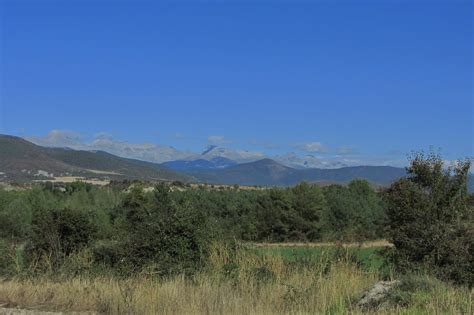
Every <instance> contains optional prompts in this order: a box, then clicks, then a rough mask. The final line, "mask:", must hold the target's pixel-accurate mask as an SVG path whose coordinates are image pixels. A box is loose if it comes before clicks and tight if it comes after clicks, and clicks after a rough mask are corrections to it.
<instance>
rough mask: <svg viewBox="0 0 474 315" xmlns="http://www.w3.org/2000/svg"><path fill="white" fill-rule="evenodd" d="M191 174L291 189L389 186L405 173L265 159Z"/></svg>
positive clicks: (212, 180) (394, 169)
mask: <svg viewBox="0 0 474 315" xmlns="http://www.w3.org/2000/svg"><path fill="white" fill-rule="evenodd" d="M188 174H190V175H193V176H194V177H196V178H198V179H199V180H201V181H203V182H209V183H222V184H240V185H261V186H290V185H295V184H297V183H299V182H301V181H308V182H321V183H323V182H326V183H327V182H336V183H345V182H349V181H351V180H353V179H356V178H362V179H366V180H368V181H370V182H372V183H374V184H377V185H388V184H390V182H392V181H393V180H395V179H397V178H399V177H402V176H404V175H405V170H404V169H403V168H397V167H390V166H355V167H343V168H338V169H316V168H313V169H294V168H291V167H287V166H284V165H281V164H279V163H277V162H275V161H273V160H271V159H263V160H260V161H256V162H251V163H244V164H239V165H235V166H231V167H227V168H224V169H216V170H194V171H190V172H188Z"/></svg>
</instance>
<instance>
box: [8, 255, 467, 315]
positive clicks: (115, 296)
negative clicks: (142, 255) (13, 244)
mask: <svg viewBox="0 0 474 315" xmlns="http://www.w3.org/2000/svg"><path fill="white" fill-rule="evenodd" d="M231 262H232V263H233V264H234V265H235V266H238V268H236V269H232V270H227V269H226V266H228V265H229V263H231ZM210 265H211V266H210V269H209V270H208V271H205V272H202V273H200V274H197V275H195V276H194V277H193V278H191V279H189V278H188V279H187V278H185V277H183V276H176V277H174V278H171V279H167V280H161V281H160V280H157V279H153V278H151V277H148V276H147V275H139V276H136V277H134V278H129V279H122V280H120V279H117V278H112V277H96V278H89V277H84V278H81V277H76V278H73V279H69V280H63V281H53V280H51V279H49V278H43V279H41V278H40V279H38V278H35V279H34V280H8V281H3V282H2V281H0V304H1V303H8V305H14V306H16V305H19V306H23V307H38V305H39V306H44V308H47V309H49V310H52V311H55V310H56V311H58V310H61V311H76V312H87V311H93V312H99V313H107V314H239V315H240V314H348V313H355V314H358V313H362V311H361V310H359V309H357V308H355V306H354V305H355V303H354V302H355V301H357V299H358V298H359V297H360V296H361V294H362V293H363V292H364V291H365V290H366V289H367V288H369V287H371V286H372V285H373V284H374V283H375V282H377V281H379V280H380V279H379V278H378V275H377V274H376V273H375V272H364V271H362V270H361V269H359V268H357V267H356V266H354V265H351V264H350V263H347V262H344V261H342V262H338V263H335V264H334V265H333V266H332V267H331V269H330V270H329V271H328V270H324V268H318V267H317V266H316V267H315V266H312V267H309V266H308V267H305V266H300V267H299V268H295V267H294V266H292V265H291V264H288V263H286V262H285V261H283V260H282V258H281V257H279V256H270V255H264V256H256V255H254V254H251V253H249V252H238V253H237V255H232V254H231V253H230V252H229V251H228V250H227V249H226V248H225V247H223V246H216V247H214V249H213V251H212V253H211V256H210ZM262 270H263V271H265V272H263V273H262V274H258V273H256V271H262ZM266 275H271V276H268V277H267V276H266ZM470 310H472V291H469V290H468V289H460V288H454V287H451V286H447V285H443V286H440V287H439V288H436V290H435V292H434V293H433V294H430V295H426V294H423V293H419V294H418V296H417V295H416V294H415V300H414V303H413V304H412V305H411V306H410V307H409V308H397V307H395V308H393V307H392V308H388V309H381V310H378V312H377V313H380V314H439V313H447V314H461V313H468V312H469V311H470Z"/></svg>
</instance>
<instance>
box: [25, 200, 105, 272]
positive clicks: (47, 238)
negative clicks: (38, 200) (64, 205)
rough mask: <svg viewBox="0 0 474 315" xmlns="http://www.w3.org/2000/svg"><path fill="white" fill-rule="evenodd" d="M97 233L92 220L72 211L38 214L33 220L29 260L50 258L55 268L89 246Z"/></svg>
mask: <svg viewBox="0 0 474 315" xmlns="http://www.w3.org/2000/svg"><path fill="white" fill-rule="evenodd" d="M96 233H97V228H96V226H95V224H94V223H93V221H92V217H91V216H90V215H88V214H87V213H85V212H81V211H77V210H71V209H60V210H58V209H57V210H51V211H38V212H36V213H35V215H34V216H33V222H32V233H31V236H30V237H29V244H28V254H29V256H30V258H38V257H39V256H41V255H47V256H48V257H50V259H51V265H52V267H53V268H55V267H58V266H59V264H60V263H61V262H62V260H63V259H64V257H66V256H68V255H70V254H72V253H74V252H77V251H79V250H81V249H83V248H85V247H86V246H88V245H89V244H90V243H91V241H92V240H93V239H94V237H95V234H96Z"/></svg>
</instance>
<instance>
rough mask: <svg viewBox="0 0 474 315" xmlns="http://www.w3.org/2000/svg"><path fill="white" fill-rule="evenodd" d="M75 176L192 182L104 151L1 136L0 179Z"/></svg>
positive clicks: (185, 176)
mask: <svg viewBox="0 0 474 315" xmlns="http://www.w3.org/2000/svg"><path fill="white" fill-rule="evenodd" d="M66 176H75V177H85V178H98V179H143V180H181V181H195V180H196V179H194V178H192V177H190V176H189V175H186V174H182V173H179V172H176V171H174V170H171V169H169V168H166V167H164V166H162V165H159V164H155V163H150V162H144V161H139V160H133V159H126V158H121V157H118V156H115V155H113V154H110V153H107V152H104V151H83V150H72V149H68V148H47V147H41V146H38V145H35V144H33V143H31V142H28V141H26V140H24V139H22V138H18V137H14V136H8V135H0V179H3V180H6V181H27V180H35V179H38V180H40V179H52V178H58V177H66Z"/></svg>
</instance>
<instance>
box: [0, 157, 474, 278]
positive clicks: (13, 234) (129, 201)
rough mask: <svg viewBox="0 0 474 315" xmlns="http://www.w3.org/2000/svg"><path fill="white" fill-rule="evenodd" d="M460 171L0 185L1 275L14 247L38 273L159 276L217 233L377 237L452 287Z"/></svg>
mask: <svg viewBox="0 0 474 315" xmlns="http://www.w3.org/2000/svg"><path fill="white" fill-rule="evenodd" d="M469 167H470V163H469V162H465V163H459V164H458V165H457V166H456V167H455V168H453V169H446V168H444V166H443V161H442V159H441V158H440V157H438V156H433V155H431V156H428V157H425V156H423V155H420V156H417V157H415V158H414V159H413V161H412V163H411V166H410V167H409V168H408V172H409V174H410V175H409V176H408V177H407V178H402V179H400V180H398V181H396V182H395V183H393V184H392V186H391V187H390V188H388V189H377V188H375V187H373V186H372V185H371V184H369V183H368V182H367V181H364V180H354V181H352V182H350V183H348V184H347V185H329V186H325V187H320V186H317V185H312V184H309V183H300V184H298V185H296V186H294V187H288V188H270V189H256V190H245V189H239V188H238V187H231V188H227V189H210V188H208V187H200V188H189V189H187V188H183V187H177V186H173V185H169V184H165V183H161V184H158V185H156V186H155V187H154V189H153V190H147V189H143V188H144V187H143V185H140V183H135V184H134V185H132V186H130V187H120V185H115V186H110V187H98V186H92V185H90V184H86V183H83V182H76V183H71V184H67V185H64V186H61V187H58V186H54V185H52V184H44V185H35V186H34V187H32V188H31V189H23V190H12V191H6V190H0V238H1V242H0V251H2V255H0V272H1V270H2V268H3V270H4V272H6V271H5V270H8V269H9V268H10V269H12V268H14V266H13V264H12V263H11V261H10V263H8V262H6V260H7V259H6V258H5V257H13V256H15V257H17V256H18V253H12V252H11V250H13V248H15V250H16V251H18V248H21V255H20V256H21V259H19V260H21V263H22V264H28V265H29V266H35V268H38V270H41V268H49V269H55V268H60V267H61V266H63V265H65V264H66V263H67V262H68V261H69V260H70V258H71V257H76V256H77V255H78V254H84V253H86V254H87V255H89V256H90V259H91V261H94V264H96V265H97V266H100V268H105V269H108V270H109V269H111V270H119V271H120V272H125V273H130V272H136V271H140V270H143V268H151V269H153V270H154V271H153V272H154V273H155V274H159V275H167V274H171V273H178V272H183V273H192V272H193V270H196V269H199V268H202V267H203V266H205V262H206V258H207V254H208V249H209V246H210V244H211V243H212V242H214V241H216V240H218V241H228V242H232V241H235V240H239V241H251V242H286V241H304V242H306V241H323V240H324V241H326V240H332V241H335V240H339V241H363V240H372V239H380V238H387V239H389V240H390V241H391V242H392V243H393V244H394V248H393V249H392V250H391V251H390V252H389V253H387V257H389V260H390V261H392V262H393V263H394V264H395V265H396V266H398V267H400V269H403V268H405V269H410V268H412V269H413V268H414V266H416V267H426V266H429V267H430V268H434V269H436V270H438V269H439V270H443V272H441V273H440V274H441V275H447V277H448V278H450V279H455V280H456V281H458V282H463V281H464V280H463V279H466V278H469V275H468V274H469V273H468V272H467V271H466V270H469V268H472V267H473V265H474V263H473V259H472V254H469V253H472V252H473V251H474V247H473V242H472V239H473V238H472V237H471V236H472V235H473V209H474V207H473V205H472V201H473V198H472V196H469V195H468V193H467V189H466V182H467V175H468V172H469ZM12 244H13V246H12ZM9 251H10V252H9ZM8 253H10V254H8ZM75 255H76V256H75ZM2 259H3V262H2ZM15 259H17V260H18V257H17V258H15ZM18 263H19V262H18V261H16V262H15V264H16V265H18ZM69 264H72V265H74V264H73V263H71V262H70V261H69ZM2 266H3V267H2ZM435 267H436V268H435ZM438 267H439V268H438ZM437 268H438V269H437ZM470 281H471V283H472V273H471V280H470Z"/></svg>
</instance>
